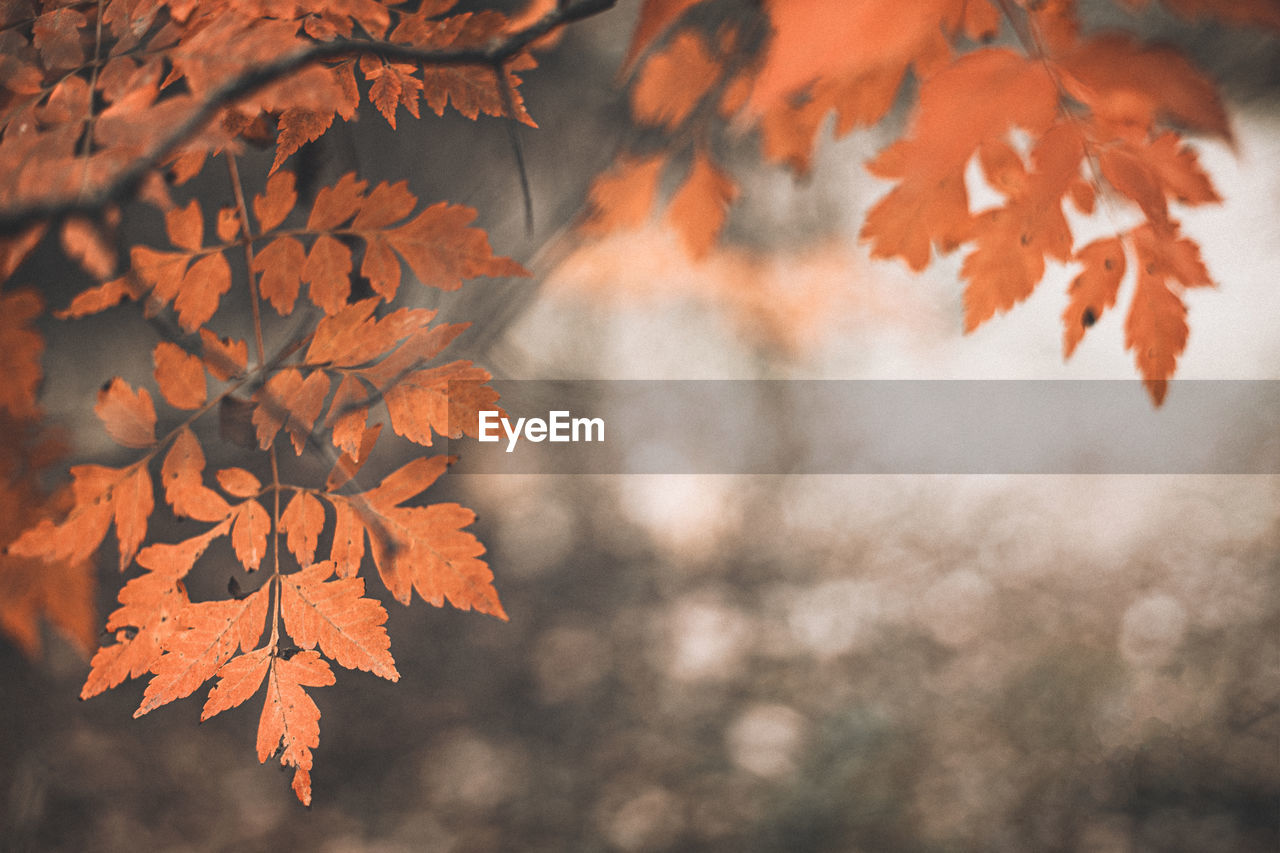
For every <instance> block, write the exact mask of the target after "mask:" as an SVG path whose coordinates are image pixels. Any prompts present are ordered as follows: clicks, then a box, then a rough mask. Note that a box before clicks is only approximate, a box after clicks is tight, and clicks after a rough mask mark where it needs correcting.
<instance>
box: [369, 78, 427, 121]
mask: <svg viewBox="0 0 1280 853" xmlns="http://www.w3.org/2000/svg"><path fill="white" fill-rule="evenodd" d="M414 70H415V68H414V66H412V65H403V64H399V63H395V64H390V65H383V66H381V67H380V68H377V69H374V70H373V71H371V72H367V73H366V74H365V78H366V79H368V80H372V81H373V85H371V86H370V87H369V100H370V101H372V102H373V105H374V106H375V107H377V108H378V112H380V113H382V116H383V118H385V119H386V120H387V123H388V124H390V125H391V127H392V129H394V128H395V126H396V107H397V106H399V105H401V104H403V105H404V107H405V109H407V110H408V111H409V113H410V114H411V115H412V116H413V117H414V118H417V117H418V96H419V94H420V93H421V92H422V81H421V80H419V79H418V78H417V77H414V76H413V72H414Z"/></svg>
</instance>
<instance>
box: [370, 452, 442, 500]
mask: <svg viewBox="0 0 1280 853" xmlns="http://www.w3.org/2000/svg"><path fill="white" fill-rule="evenodd" d="M454 461H455V460H454V457H452V456H431V457H425V456H424V457H420V458H418V459H414V460H413V461H412V462H409V463H408V464H407V465H404V466H403V467H401V468H398V469H396V470H395V471H393V472H391V473H390V474H388V475H387V476H386V477H384V478H383V480H382V482H381V483H379V484H378V486H377V487H376V488H373V489H370V490H369V491H367V492H365V493H364V495H363V497H364V499H365V500H367V501H369V502H370V503H376V504H380V505H383V506H395V505H396V504H402V503H404V502H405V501H407V500H409V498H411V497H413V496H414V495H417V494H421V493H422V492H425V491H426V490H427V489H429V488H430V487H431V485H432V484H433V483H434V482H435V481H436V480H438V479H440V475H442V474H443V473H444V472H445V471H447V470H448V469H449V466H450V465H451V464H453V462H454Z"/></svg>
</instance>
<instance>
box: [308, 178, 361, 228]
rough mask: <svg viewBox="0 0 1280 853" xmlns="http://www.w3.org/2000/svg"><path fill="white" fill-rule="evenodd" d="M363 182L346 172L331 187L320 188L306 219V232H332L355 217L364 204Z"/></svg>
mask: <svg viewBox="0 0 1280 853" xmlns="http://www.w3.org/2000/svg"><path fill="white" fill-rule="evenodd" d="M367 186H368V183H366V182H365V181H361V180H358V179H357V178H356V174H355V172H347V173H346V174H345V175H343V176H342V177H341V178H339V179H338V182H337V183H336V184H334V185H333V186H332V187H321V188H320V191H319V192H318V193H316V200H315V203H314V204H312V205H311V216H310V217H308V218H307V230H308V231H321V232H323V231H332V230H333V229H335V228H337V227H338V226H339V225H341V224H342V223H344V222H346V221H347V220H348V219H350V218H351V217H353V216H355V215H356V212H357V211H358V210H359V209H360V206H361V204H363V202H364V190H365V187H367Z"/></svg>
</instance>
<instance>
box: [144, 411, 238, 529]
mask: <svg viewBox="0 0 1280 853" xmlns="http://www.w3.org/2000/svg"><path fill="white" fill-rule="evenodd" d="M203 474H204V451H203V450H201V449H200V442H199V441H198V440H197V439H196V436H195V433H193V432H192V431H191V429H190V428H189V427H183V428H182V429H181V430H179V431H178V435H177V436H176V437H175V438H174V441H173V446H172V447H170V448H169V453H168V454H167V455H166V456H165V459H164V465H163V466H161V469H160V479H161V481H162V482H163V483H164V498H165V500H166V501H168V503H169V505H170V506H171V507H173V514H174V515H176V516H178V517H179V518H184V517H185V518H194V519H196V520H197V521H222V520H223V519H224V518H226V517H227V516H228V515H229V514H230V513H231V507H230V505H229V504H228V503H227V502H226V501H225V500H223V498H222V496H221V495H219V494H218V493H217V492H215V491H214V490H213V489H210V488H207V487H206V486H205V485H204V477H203Z"/></svg>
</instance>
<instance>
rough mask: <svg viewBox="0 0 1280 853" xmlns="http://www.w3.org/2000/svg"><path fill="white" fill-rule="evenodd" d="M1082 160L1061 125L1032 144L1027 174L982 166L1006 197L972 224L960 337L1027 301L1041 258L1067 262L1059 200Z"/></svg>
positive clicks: (1072, 135) (1076, 138) (1073, 135)
mask: <svg viewBox="0 0 1280 853" xmlns="http://www.w3.org/2000/svg"><path fill="white" fill-rule="evenodd" d="M988 151H989V152H990V149H988ZM1009 153H1012V152H1011V151H1010V152H1009ZM989 156H990V155H989ZM1083 158H1084V145H1083V141H1082V139H1081V137H1080V133H1079V130H1078V129H1077V128H1076V126H1075V125H1074V124H1067V123H1063V124H1059V125H1057V126H1056V127H1054V128H1051V129H1050V130H1049V131H1047V132H1046V133H1045V134H1044V136H1043V137H1041V139H1040V141H1039V142H1038V143H1037V144H1036V147H1035V149H1034V151H1033V152H1032V160H1033V162H1034V165H1035V169H1034V171H1033V172H1031V173H1030V174H1024V173H1023V172H1021V162H1020V161H1019V162H1018V163H1017V165H1016V166H1015V165H1012V163H1011V162H1010V163H1006V164H1005V165H1003V166H1001V165H998V164H996V163H994V162H992V161H991V160H990V159H989V160H988V163H987V165H988V168H989V169H991V170H992V174H993V176H994V177H995V178H996V179H997V181H998V182H999V183H1001V184H1003V185H1005V186H1006V187H1008V188H1009V190H1010V192H1011V193H1012V195H1011V197H1010V198H1009V200H1008V202H1007V203H1006V204H1005V205H1004V206H1003V207H998V208H996V209H994V210H988V211H986V212H984V213H981V214H978V215H977V216H976V217H974V219H973V231H974V239H975V242H976V245H975V247H974V250H973V251H972V252H970V253H969V255H968V256H967V257H966V258H965V259H964V265H963V266H962V267H961V269H960V275H961V276H963V277H964V278H965V279H966V280H967V281H968V282H969V284H968V286H967V287H966V288H965V292H964V306H965V331H967V332H968V331H973V330H974V329H975V328H977V327H978V326H979V325H980V324H981V323H983V322H985V321H986V320H988V319H990V318H991V317H992V316H993V315H995V314H996V312H1001V311H1008V310H1009V309H1010V308H1012V307H1013V306H1014V305H1016V304H1017V303H1018V302H1021V301H1022V300H1024V299H1026V298H1027V297H1028V296H1030V295H1031V292H1032V291H1033V290H1034V289H1035V286H1036V285H1037V284H1038V283H1039V282H1040V279H1041V278H1042V277H1043V276H1044V269H1045V257H1046V256H1048V257H1052V258H1054V259H1056V260H1058V261H1063V262H1065V261H1067V260H1069V259H1070V257H1071V228H1070V226H1069V225H1068V224H1067V220H1066V217H1065V216H1063V213H1062V197H1063V196H1064V195H1065V194H1066V193H1067V191H1068V190H1069V188H1070V187H1071V185H1072V184H1073V183H1074V182H1075V181H1076V180H1077V179H1078V176H1079V173H1080V164H1081V162H1082V160H1083Z"/></svg>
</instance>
